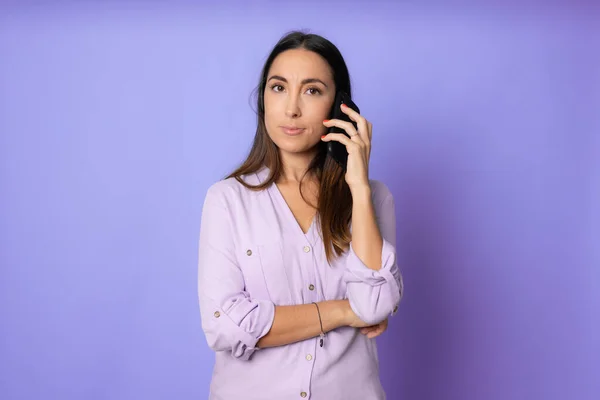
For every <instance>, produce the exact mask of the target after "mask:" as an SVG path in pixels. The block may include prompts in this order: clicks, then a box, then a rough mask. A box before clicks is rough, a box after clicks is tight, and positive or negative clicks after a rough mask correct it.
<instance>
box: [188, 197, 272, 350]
mask: <svg viewBox="0 0 600 400" xmlns="http://www.w3.org/2000/svg"><path fill="white" fill-rule="evenodd" d="M219 189H220V190H219ZM219 189H217V187H215V186H212V187H211V188H210V189H209V190H208V192H207V195H206V199H205V201H204V206H203V209H202V218H201V224H200V240H199V256H198V298H199V305H200V315H201V320H202V329H203V331H204V334H205V336H206V340H207V342H208V345H209V346H210V348H212V349H213V350H215V351H230V352H231V354H232V355H233V356H234V357H236V358H239V359H242V360H249V359H250V357H251V355H252V354H253V353H254V352H255V351H256V350H257V347H256V343H257V342H258V340H259V339H260V338H262V337H263V336H265V335H266V334H267V333H268V332H269V330H270V329H271V325H272V324H273V319H274V315H275V305H274V304H273V303H272V302H270V301H266V300H257V299H253V298H251V297H250V295H249V294H248V293H247V292H246V291H245V290H244V288H245V284H244V277H243V274H242V271H241V270H240V268H239V266H238V264H237V262H236V256H235V249H234V240H233V239H234V238H233V235H232V225H231V214H230V212H229V211H228V210H229V207H228V203H227V201H226V199H225V197H224V196H223V194H222V190H223V188H219Z"/></svg>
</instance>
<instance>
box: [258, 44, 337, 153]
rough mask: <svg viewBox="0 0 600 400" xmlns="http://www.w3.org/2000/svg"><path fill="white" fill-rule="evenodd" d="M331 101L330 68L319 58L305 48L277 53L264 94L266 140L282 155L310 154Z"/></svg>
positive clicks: (322, 128)
mask: <svg viewBox="0 0 600 400" xmlns="http://www.w3.org/2000/svg"><path fill="white" fill-rule="evenodd" d="M334 98H335V85H334V81H333V75H332V72H331V68H330V67H329V64H327V62H326V61H325V60H324V59H323V58H321V56H319V55H318V54H316V53H314V52H312V51H308V50H304V49H294V50H287V51H285V52H283V53H281V54H279V55H278V56H277V57H276V58H275V60H274V61H273V64H272V65H271V68H270V70H269V73H268V75H267V84H266V87H265V93H264V99H265V125H266V127H267V133H268V134H269V137H270V138H271V139H272V140H273V142H275V144H276V145H277V146H278V147H279V149H280V151H281V152H285V153H304V152H310V151H311V150H312V149H313V148H314V147H315V145H316V144H317V143H319V142H320V141H321V136H322V135H324V134H325V133H326V130H327V127H325V126H324V125H323V120H324V119H327V117H328V116H329V111H330V110H331V106H332V104H333V100H334Z"/></svg>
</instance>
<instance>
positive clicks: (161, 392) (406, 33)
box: [0, 0, 600, 400]
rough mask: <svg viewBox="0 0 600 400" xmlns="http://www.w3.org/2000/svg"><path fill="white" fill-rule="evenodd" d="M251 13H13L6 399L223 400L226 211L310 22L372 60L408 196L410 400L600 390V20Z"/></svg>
mask: <svg viewBox="0 0 600 400" xmlns="http://www.w3.org/2000/svg"><path fill="white" fill-rule="evenodd" d="M227 3H228V5H227V6H225V5H218V3H217V2H214V4H213V5H210V6H208V5H193V3H192V2H181V1H180V2H171V3H169V4H168V5H161V4H160V3H159V2H158V1H156V2H142V1H137V2H136V1H128V2H111V3H103V4H104V5H103V6H100V5H99V4H100V2H85V3H82V2H79V3H76V2H67V1H64V2H62V3H56V4H54V5H52V6H50V5H47V4H46V5H43V4H44V3H40V2H38V3H37V4H36V3H29V4H28V5H23V3H21V4H20V5H19V4H18V3H15V2H13V3H10V4H9V3H3V4H4V5H3V6H2V8H0V15H1V17H0V132H1V135H0V184H1V186H0V188H1V197H0V206H1V207H0V223H1V230H0V263H1V270H0V398H1V399H3V400H4V399H6V400H12V399H41V398H44V399H60V400H74V399H111V400H112V399H115V400H121V399H123V400H125V399H146V400H156V399H204V398H206V396H207V392H208V384H209V381H210V376H211V367H212V361H213V354H212V353H211V351H210V350H209V349H208V347H207V345H206V342H205V340H204V336H203V333H202V330H201V328H200V319H199V311H198V307H197V297H196V259H197V255H196V251H197V239H198V230H199V220H200V212H201V206H202V201H203V198H204V193H205V191H206V189H207V188H208V186H209V185H210V184H212V183H213V182H215V181H216V180H217V179H219V178H221V177H222V176H223V175H225V174H226V173H227V172H229V171H230V170H231V169H233V167H234V166H235V165H236V164H237V163H238V162H239V161H240V160H241V159H242V157H243V156H244V155H245V154H246V152H247V150H248V149H249V146H250V142H251V139H252V136H253V133H254V127H255V116H254V114H253V112H252V108H251V106H250V93H251V91H252V89H253V88H254V86H255V85H256V84H257V79H258V76H259V72H260V68H261V66H262V63H263V61H264V60H265V58H266V56H267V54H268V51H269V50H270V48H271V47H272V46H273V45H274V43H275V42H276V41H277V39H278V38H279V37H280V36H281V35H282V34H283V33H285V32H286V31H288V30H291V29H295V28H309V29H311V30H312V31H313V32H315V33H320V34H323V35H325V36H327V37H328V38H330V39H331V40H332V41H333V42H334V43H336V44H337V45H338V46H339V48H340V49H341V51H342V53H343V54H344V56H345V57H346V60H347V62H348V64H349V68H350V71H351V75H352V78H353V83H354V88H355V99H356V102H357V103H358V104H359V105H360V107H361V109H362V111H363V114H364V115H365V116H366V117H367V118H369V119H370V120H371V121H373V123H374V136H375V138H374V143H373V146H374V150H373V155H372V156H373V159H372V169H371V171H372V177H373V178H376V179H381V180H383V181H385V182H386V183H387V184H388V185H389V186H390V188H391V189H392V191H393V193H394V195H395V197H396V203H397V214H398V221H397V222H398V251H399V259H400V263H401V265H402V271H403V274H404V277H405V285H406V292H405V297H404V301H403V303H402V306H401V309H400V312H399V315H398V316H397V317H395V318H393V319H392V320H391V323H390V327H389V330H388V331H387V332H386V333H385V334H384V335H383V336H382V337H381V338H380V339H378V341H379V346H380V354H381V363H382V371H381V374H382V379H383V383H384V386H385V388H386V391H387V393H388V396H389V398H390V399H392V400H393V399H419V400H438V399H444V400H455V399H456V400H459V399H460V400H464V399H486V400H505V399H511V400H514V399H528V400H529V399H575V400H597V399H598V398H600V311H599V309H600V251H599V248H600V111H599V110H600V59H599V58H600V44H599V42H600V24H599V23H598V21H599V16H600V14H599V13H598V10H597V8H594V7H592V6H591V5H590V4H591V2H589V3H586V2H573V3H571V6H568V5H564V4H565V3H566V2H563V3H560V2H545V3H544V4H545V5H544V6H543V7H536V6H535V5H534V4H533V3H528V4H523V3H522V4H521V5H520V6H517V5H516V4H517V2H508V3H507V2H503V3H500V2H498V4H503V5H495V4H493V3H488V4H487V5H485V6H483V5H481V4H479V5H477V6H473V5H471V6H469V5H467V4H466V3H465V2H462V3H454V4H453V6H450V5H449V3H442V2H430V3H429V4H428V5H426V4H427V2H419V3H420V4H421V5H419V6H416V5H414V4H413V5H411V4H409V3H406V2H401V3H400V4H399V5H391V4H388V3H387V2H367V1H365V2H357V1H354V2H352V1H350V2H339V1H337V2H331V3H327V2H323V1H319V2H316V1H305V2H293V3H290V4H289V5H288V4H284V3H281V2H275V1H270V2H267V1H262V2H259V1H254V2H251V3H246V2H242V1H241V0H239V1H235V2H227ZM442 4H446V5H445V6H442ZM232 384H234V383H233V382H232Z"/></svg>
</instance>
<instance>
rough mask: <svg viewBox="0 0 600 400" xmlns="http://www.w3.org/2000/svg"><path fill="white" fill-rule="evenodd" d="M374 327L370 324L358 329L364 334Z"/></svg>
mask: <svg viewBox="0 0 600 400" xmlns="http://www.w3.org/2000/svg"><path fill="white" fill-rule="evenodd" d="M374 329H375V328H374V327H372V326H366V327H364V328H361V329H360V333H362V334H363V335H366V334H368V333H369V332H371V331H373V330H374Z"/></svg>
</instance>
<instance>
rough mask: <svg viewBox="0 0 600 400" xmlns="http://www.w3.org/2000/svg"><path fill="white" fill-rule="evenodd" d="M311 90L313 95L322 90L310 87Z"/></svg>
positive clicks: (309, 90)
mask: <svg viewBox="0 0 600 400" xmlns="http://www.w3.org/2000/svg"><path fill="white" fill-rule="evenodd" d="M307 91H308V92H309V94H311V95H315V94H321V90H320V89H318V88H314V87H313V88H308V90H307Z"/></svg>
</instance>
